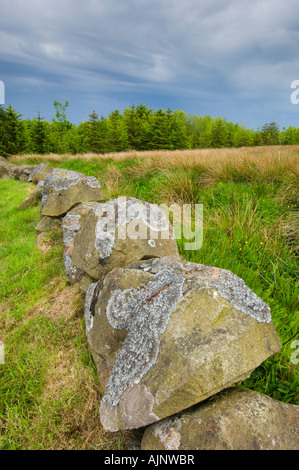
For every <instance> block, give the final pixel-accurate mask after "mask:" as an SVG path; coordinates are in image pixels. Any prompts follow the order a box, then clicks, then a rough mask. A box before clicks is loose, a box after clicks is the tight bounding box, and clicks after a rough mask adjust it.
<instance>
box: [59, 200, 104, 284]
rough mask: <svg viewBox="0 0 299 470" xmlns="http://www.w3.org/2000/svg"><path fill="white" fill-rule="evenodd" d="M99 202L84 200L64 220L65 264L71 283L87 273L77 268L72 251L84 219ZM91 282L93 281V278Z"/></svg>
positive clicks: (67, 276)
mask: <svg viewBox="0 0 299 470" xmlns="http://www.w3.org/2000/svg"><path fill="white" fill-rule="evenodd" d="M96 204H97V202H92V201H90V202H83V203H82V204H78V206H76V207H74V208H73V209H71V210H70V211H69V212H68V213H67V214H66V215H65V216H64V218H63V220H62V231H63V242H64V246H65V250H64V254H63V257H64V265H65V273H66V278H67V281H68V282H69V283H70V284H76V283H77V282H79V281H81V279H82V278H83V277H84V276H85V275H86V273H85V272H84V271H82V270H81V269H79V268H76V267H75V266H74V265H73V262H72V252H73V248H74V238H75V235H76V233H77V232H78V230H79V229H80V227H81V225H82V223H83V221H84V220H85V218H86V217H87V215H88V213H89V211H90V210H91V209H92V208H93V207H94V206H95V205H96ZM90 282H93V281H92V280H91V281H90Z"/></svg>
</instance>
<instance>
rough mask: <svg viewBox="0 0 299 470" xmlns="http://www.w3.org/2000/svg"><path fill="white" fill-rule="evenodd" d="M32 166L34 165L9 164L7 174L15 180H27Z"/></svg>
mask: <svg viewBox="0 0 299 470" xmlns="http://www.w3.org/2000/svg"><path fill="white" fill-rule="evenodd" d="M34 168H35V166H34V165H11V166H10V168H9V171H8V176H9V177H10V178H14V179H16V180H22V181H27V180H28V177H29V175H30V173H31V172H32V170H33V169H34Z"/></svg>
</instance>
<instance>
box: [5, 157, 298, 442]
mask: <svg viewBox="0 0 299 470" xmlns="http://www.w3.org/2000/svg"><path fill="white" fill-rule="evenodd" d="M261 158H262V157H261ZM25 162H26V163H34V162H31V161H30V160H27V161H23V162H21V163H25ZM45 162H46V163H50V164H51V165H52V166H57V167H58V166H59V167H61V168H68V169H73V170H76V171H81V172H83V173H85V174H88V175H94V176H96V177H98V178H99V179H100V180H101V182H102V185H103V191H104V198H105V200H108V199H111V198H112V197H117V196H118V195H127V196H135V197H138V198H140V199H142V200H146V201H148V202H152V203H156V204H159V203H162V202H164V203H169V204H170V203H172V202H177V203H179V204H183V203H200V204H203V208H204V238H203V245H202V247H201V249H200V250H197V251H186V250H185V241H186V240H185V239H184V238H183V239H181V240H178V247H179V251H180V253H181V255H182V256H183V257H184V258H185V259H186V260H188V261H192V262H195V263H201V264H206V265H212V266H217V267H220V268H223V269H228V270H230V271H232V272H233V273H234V274H236V275H238V276H240V277H241V278H243V279H244V281H245V282H246V284H247V285H248V286H249V287H250V288H251V289H252V290H253V291H254V292H255V293H256V294H257V295H258V296H260V297H261V298H262V299H263V300H265V301H266V302H267V303H268V305H269V306H270V307H271V313H272V318H273V322H274V325H275V327H276V330H277V332H278V335H279V338H280V341H281V343H282V345H283V347H282V349H281V351H280V352H279V353H277V354H275V355H273V356H272V357H270V358H269V359H267V360H266V361H265V362H264V363H263V364H261V365H260V366H259V367H258V368H257V369H256V370H255V371H254V372H253V373H252V375H251V377H250V378H249V379H247V380H246V381H245V382H243V383H242V384H241V385H242V386H245V387H247V388H250V389H252V390H256V391H258V392H261V393H264V394H266V395H269V396H271V397H273V398H275V399H278V400H281V401H283V402H287V403H293V404H297V405H299V375H298V365H297V364H295V362H296V361H292V360H291V357H292V353H294V351H295V350H294V348H292V345H293V341H295V340H299V314H298V298H299V283H298V272H299V271H298V231H299V225H298V204H299V200H298V184H297V183H298V180H296V171H295V169H294V168H290V169H289V172H285V173H283V172H282V171H281V168H278V169H277V171H276V167H275V165H273V167H271V162H270V161H269V162H268V163H267V165H268V166H266V164H265V165H264V167H265V169H266V170H267V171H265V173H264V175H263V173H261V171H260V169H259V168H258V170H257V171H256V172H254V171H253V167H250V168H249V167H248V168H249V169H248V171H247V172H245V171H243V173H242V172H241V170H240V169H238V171H237V170H236V169H234V168H233V160H232V161H231V166H230V164H229V163H230V162H229V161H228V160H227V159H226V161H225V162H224V163H225V164H223V171H222V172H221V167H220V165H219V166H218V168H217V172H215V174H213V173H212V172H211V171H212V170H211V168H210V169H209V171H210V173H209V174H208V173H207V171H208V170H207V169H206V168H204V167H203V166H196V165H193V166H192V167H188V165H186V166H185V167H184V166H183V165H181V166H180V165H176V166H173V167H172V168H167V167H166V166H165V165H164V166H163V165H160V166H159V165H158V164H157V165H154V164H152V165H148V164H147V162H146V160H145V159H142V158H128V159H127V160H126V159H123V160H117V159H115V160H113V159H112V158H106V159H100V158H94V159H89V160H83V159H80V158H76V159H68V158H62V159H61V160H59V161H58V160H55V161H48V162H47V161H45ZM249 170H250V171H249ZM27 188H28V183H23V182H20V181H12V180H2V181H1V180H0V192H1V194H0V195H1V197H0V213H1V223H0V224H1V225H0V270H1V286H0V296H1V299H2V307H3V313H1V317H0V327H1V335H2V332H3V337H4V342H5V351H6V356H5V357H6V363H5V365H4V366H3V365H2V366H1V365H0V394H1V402H0V420H1V421H0V448H1V446H2V448H4V449H13V448H38V449H45V448H76V449H79V448H95V449H108V448H109V449H118V448H119V447H120V448H125V440H126V435H125V434H122V433H119V434H118V433H116V435H115V436H114V435H113V436H111V435H110V434H109V433H108V434H107V433H104V432H103V431H102V430H101V429H100V426H99V421H98V409H97V408H98V401H99V391H98V388H97V387H98V384H97V379H96V372H95V367H94V364H93V362H92V359H91V356H90V353H89V351H88V346H87V344H86V338H85V333H84V321H83V315H82V313H83V304H82V298H81V297H80V296H79V294H78V292H76V291H74V290H73V289H74V287H72V288H71V287H70V286H67V285H66V282H65V276H64V267H63V260H62V252H63V247H62V244H61V243H60V242H59V237H58V240H56V241H55V243H53V244H52V248H51V251H50V252H49V253H48V254H44V253H41V252H40V250H39V249H38V247H37V245H36V233H35V231H34V227H35V226H36V224H37V222H38V221H39V219H40V216H39V210H38V208H37V207H33V208H27V209H26V210H24V209H23V210H20V209H18V205H19V203H20V202H21V201H22V199H24V197H25V196H26V191H27ZM68 292H71V296H69V294H68ZM64 296H66V298H67V302H66V307H65V305H64V300H63V299H64ZM60 297H61V298H62V299H60ZM69 297H70V298H69ZM57 298H58V300H57ZM59 299H60V300H59ZM57 302H58V305H57ZM61 305H62V307H61ZM39 310H40V313H39ZM0 339H2V338H1V336H0ZM16 345H17V347H16ZM297 357H298V358H299V354H298V355H297ZM59 370H61V377H60V375H59ZM49 376H50V378H49ZM65 377H66V378H65ZM69 377H71V378H72V379H71V380H70V379H69ZM51 380H52V382H51ZM87 395H88V396H90V397H92V398H91V401H88V400H87V399H86V396H87ZM82 416H84V419H83V418H82ZM90 423H93V424H90ZM119 440H120V441H121V444H119Z"/></svg>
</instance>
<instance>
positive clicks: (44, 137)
mask: <svg viewBox="0 0 299 470" xmlns="http://www.w3.org/2000/svg"><path fill="white" fill-rule="evenodd" d="M48 126H49V124H48V123H46V122H45V121H44V120H43V118H41V115H40V112H39V110H38V111H37V118H35V119H33V120H32V125H31V128H30V131H31V132H30V134H31V140H32V150H33V152H34V153H37V154H41V155H43V154H45V153H48V151H49V143H48Z"/></svg>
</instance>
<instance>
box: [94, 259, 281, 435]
mask: <svg viewBox="0 0 299 470" xmlns="http://www.w3.org/2000/svg"><path fill="white" fill-rule="evenodd" d="M85 320H86V333H87V338H88V342H89V346H90V350H91V353H92V355H93V357H94V360H95V363H96V364H97V368H98V375H99V380H100V383H101V385H102V386H103V388H105V394H104V397H103V399H102V401H101V406H100V418H101V422H102V424H103V426H104V428H105V429H106V430H109V431H116V430H118V429H134V428H139V427H143V426H146V425H148V424H150V423H152V422H155V421H158V420H160V419H163V418H165V417H167V416H170V415H173V414H175V413H177V412H179V411H181V410H183V409H186V408H188V407H190V406H192V405H194V404H196V403H199V402H201V401H203V400H205V399H206V398H208V397H210V396H212V395H215V394H216V393H218V392H219V391H221V390H223V389H224V388H227V387H230V386H231V385H233V384H235V383H237V382H239V381H241V380H244V379H245V378H247V377H248V376H250V374H251V372H252V371H253V370H254V369H255V368H256V367H257V366H258V365H259V364H260V363H261V362H263V361H264V360H265V359H266V358H267V357H269V356H270V355H272V354H273V353H275V352H277V351H278V350H279V349H280V347H281V345H280V342H279V339H278V336H277V334H276V331H275V328H274V326H273V323H272V321H271V314H270V309H269V307H268V306H267V304H265V302H263V301H262V300H261V299H260V298H259V297H257V296H256V295H255V294H254V293H253V292H252V291H251V290H250V289H249V288H248V287H247V286H246V284H245V283H244V281H242V279H240V278H239V277H237V276H236V275H234V274H232V273H231V272H229V271H226V270H222V269H219V268H213V267H210V266H204V265H197V264H195V263H188V262H182V261H181V260H180V259H179V258H173V257H169V258H168V257H166V258H163V259H152V260H147V261H140V262H135V263H134V264H133V265H132V266H130V267H128V268H126V269H115V270H113V271H112V272H110V273H109V274H107V275H106V277H105V278H103V279H101V280H100V281H98V282H97V283H94V284H91V285H90V286H89V287H88V289H87V292H86V298H85Z"/></svg>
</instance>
